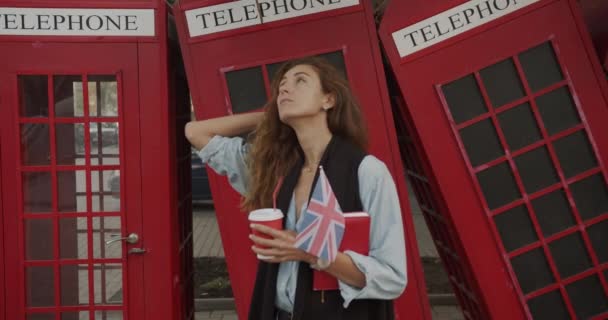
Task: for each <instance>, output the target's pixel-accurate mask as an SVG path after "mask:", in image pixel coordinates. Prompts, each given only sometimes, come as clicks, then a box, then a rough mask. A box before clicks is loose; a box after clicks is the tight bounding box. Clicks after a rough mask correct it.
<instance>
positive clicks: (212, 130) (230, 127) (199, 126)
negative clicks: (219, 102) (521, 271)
mask: <svg viewBox="0 0 608 320" xmlns="http://www.w3.org/2000/svg"><path fill="white" fill-rule="evenodd" d="M263 116H264V112H250V113H243V114H237V115H231V116H225V117H219V118H213V119H207V120H201V121H191V122H188V123H187V124H186V127H185V131H186V138H187V139H188V141H190V144H192V146H194V148H196V149H197V150H200V149H202V148H203V147H205V146H206V145H207V143H209V140H211V138H213V137H214V136H216V135H219V136H224V137H233V136H238V135H240V134H243V133H246V132H249V131H252V130H253V129H255V127H256V126H257V125H258V123H260V121H262V117H263Z"/></svg>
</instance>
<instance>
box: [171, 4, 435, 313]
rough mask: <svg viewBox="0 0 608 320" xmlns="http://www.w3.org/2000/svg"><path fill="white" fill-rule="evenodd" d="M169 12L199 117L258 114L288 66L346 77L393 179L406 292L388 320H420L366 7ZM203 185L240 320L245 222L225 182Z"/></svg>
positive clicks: (205, 7) (248, 270) (248, 276)
mask: <svg viewBox="0 0 608 320" xmlns="http://www.w3.org/2000/svg"><path fill="white" fill-rule="evenodd" d="M174 9H175V15H176V20H177V27H178V31H179V36H180V43H181V47H182V53H183V56H184V61H185V64H186V70H187V73H188V80H189V84H190V88H191V92H192V101H193V104H194V107H195V112H196V115H197V118H199V119H205V118H211V117H218V116H224V115H227V114H233V113H240V112H247V111H251V110H255V109H259V108H261V107H262V106H263V105H264V103H265V102H266V99H267V98H268V96H269V91H270V90H269V83H270V81H271V79H272V77H273V75H274V73H275V71H276V70H277V68H278V67H279V66H280V65H281V63H282V62H284V61H286V60H289V59H293V58H298V57H303V56H309V55H320V56H324V57H325V58H327V59H328V60H329V61H330V62H331V63H333V64H334V65H335V66H337V67H338V69H339V70H341V71H342V72H343V73H344V75H346V76H347V79H348V80H349V82H350V84H351V87H352V89H353V91H354V93H355V94H356V96H357V97H358V99H359V101H360V102H361V104H362V106H363V109H364V114H365V117H366V120H367V124H368V127H369V131H370V141H373V143H372V144H371V150H370V152H371V153H372V154H375V155H376V156H378V157H379V158H380V159H382V160H383V161H384V162H386V164H387V166H388V167H389V169H390V170H391V172H392V173H393V176H394V177H396V179H395V180H396V182H397V187H398V191H399V195H400V200H401V206H402V209H403V221H404V227H405V234H406V242H407V254H408V256H407V260H408V285H407V288H406V291H405V293H404V294H403V295H402V297H400V298H399V299H398V300H397V303H396V311H397V315H398V318H401V319H410V318H411V319H430V311H429V304H428V301H427V298H426V292H425V285H424V280H423V277H422V271H421V266H420V259H419V256H418V249H417V246H416V238H415V236H414V229H413V224H412V217H411V214H410V209H409V203H408V199H407V196H406V186H405V182H404V179H403V178H402V177H403V171H402V168H401V165H400V161H399V152H398V147H397V141H396V138H395V131H394V125H393V119H392V114H391V112H390V104H389V102H388V96H387V91H386V84H385V78H384V72H383V66H382V63H381V58H380V53H379V49H378V43H377V38H376V29H375V25H374V21H373V19H372V6H371V2H369V1H362V2H359V1H358V0H314V1H309V0H295V1H281V0H276V1H266V0H264V1H257V2H256V1H253V0H245V1H233V2H228V1H192V0H190V1H188V0H182V1H179V2H178V3H177V4H176V6H175V7H174ZM210 184H211V189H212V194H213V198H214V203H215V205H216V212H217V219H218V223H219V227H220V230H221V236H222V242H223V244H224V250H225V252H226V258H227V264H228V270H229V273H230V278H231V284H232V289H233V293H234V296H235V299H236V304H237V309H238V313H239V315H240V318H241V319H246V318H247V317H246V316H247V312H248V308H249V301H250V299H251V293H252V290H253V284H254V278H255V272H256V266H257V261H256V258H255V257H254V255H253V253H252V252H251V249H250V241H249V239H248V238H247V235H248V234H249V232H250V231H249V228H248V223H247V217H246V214H245V213H243V212H241V211H240V210H239V202H240V199H239V196H238V194H237V193H236V192H234V191H232V189H231V188H230V186H229V185H228V183H227V181H226V180H225V179H223V178H219V177H218V176H217V175H215V174H214V173H213V172H210Z"/></svg>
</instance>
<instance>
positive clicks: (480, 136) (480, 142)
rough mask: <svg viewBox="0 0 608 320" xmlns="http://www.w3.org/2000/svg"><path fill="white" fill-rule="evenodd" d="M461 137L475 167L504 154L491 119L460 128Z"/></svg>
mask: <svg viewBox="0 0 608 320" xmlns="http://www.w3.org/2000/svg"><path fill="white" fill-rule="evenodd" d="M460 137H461V138H462V143H463V144H464V147H465V149H466V150H467V155H468V156H469V160H470V161H471V165H472V166H473V167H477V166H478V165H481V164H484V163H487V162H490V161H492V160H494V159H497V158H500V157H501V156H503V155H504V150H503V148H502V146H501V144H500V141H499V140H498V135H497V134H496V131H495V129H494V124H493V123H492V121H491V120H489V119H486V120H483V121H480V122H477V123H475V124H473V125H470V126H468V127H466V128H464V129H462V130H460Z"/></svg>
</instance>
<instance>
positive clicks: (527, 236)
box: [494, 206, 538, 252]
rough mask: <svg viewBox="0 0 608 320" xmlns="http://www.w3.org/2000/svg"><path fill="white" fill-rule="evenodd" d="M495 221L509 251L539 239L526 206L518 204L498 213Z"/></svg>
mask: <svg viewBox="0 0 608 320" xmlns="http://www.w3.org/2000/svg"><path fill="white" fill-rule="evenodd" d="M494 222H495V223H496V228H497V229H498V233H499V234H500V238H501V239H502V244H503V245H504V247H505V249H506V250H507V252H510V251H513V250H515V249H519V248H521V247H523V246H525V245H528V244H532V243H534V242H535V241H536V240H538V238H537V237H536V232H535V231H534V226H533V225H532V221H531V220H530V216H529V215H528V210H527V209H526V207H525V206H518V207H515V208H513V209H510V210H508V211H506V212H504V213H501V214H499V215H497V216H496V217H495V218H494Z"/></svg>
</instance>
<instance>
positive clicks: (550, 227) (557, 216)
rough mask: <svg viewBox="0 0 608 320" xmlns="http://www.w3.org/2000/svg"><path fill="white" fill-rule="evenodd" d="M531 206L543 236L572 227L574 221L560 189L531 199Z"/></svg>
mask: <svg viewBox="0 0 608 320" xmlns="http://www.w3.org/2000/svg"><path fill="white" fill-rule="evenodd" d="M532 207H533V208H534V212H535V213H536V219H537V220H538V224H539V225H540V228H541V230H542V231H543V235H544V236H545V237H548V236H550V235H552V234H555V233H557V232H560V231H562V230H565V229H567V228H569V227H572V226H574V224H575V223H576V222H575V221H574V217H573V216H572V211H571V209H570V204H569V203H568V200H567V199H566V194H565V193H564V191H563V190H561V189H560V190H557V191H553V192H551V193H549V194H546V195H544V196H542V197H540V198H537V199H534V200H532Z"/></svg>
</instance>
